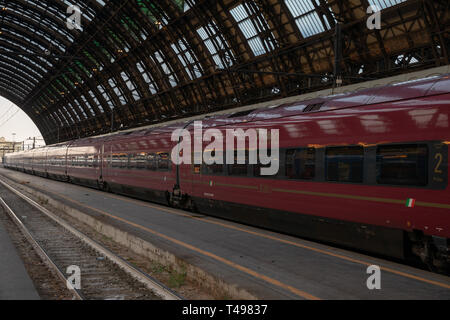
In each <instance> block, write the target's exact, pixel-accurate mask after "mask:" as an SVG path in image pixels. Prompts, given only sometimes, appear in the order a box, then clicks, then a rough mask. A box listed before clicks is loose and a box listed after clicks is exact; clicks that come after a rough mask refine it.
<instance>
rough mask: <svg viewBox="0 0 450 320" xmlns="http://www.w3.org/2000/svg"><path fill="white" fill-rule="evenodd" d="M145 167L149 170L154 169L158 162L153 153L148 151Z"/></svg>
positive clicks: (156, 167)
mask: <svg viewBox="0 0 450 320" xmlns="http://www.w3.org/2000/svg"><path fill="white" fill-rule="evenodd" d="M147 169H148V170H151V171H156V170H157V169H158V163H157V161H156V155H155V154H154V153H150V154H149V155H148V157H147Z"/></svg>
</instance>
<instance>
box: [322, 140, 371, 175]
mask: <svg viewBox="0 0 450 320" xmlns="http://www.w3.org/2000/svg"><path fill="white" fill-rule="evenodd" d="M363 166H364V148H363V147H334V148H327V153H326V170H327V172H326V174H327V180H328V181H335V182H354V183H358V182H363Z"/></svg>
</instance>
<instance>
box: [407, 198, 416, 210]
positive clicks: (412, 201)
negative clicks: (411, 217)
mask: <svg viewBox="0 0 450 320" xmlns="http://www.w3.org/2000/svg"><path fill="white" fill-rule="evenodd" d="M415 204H416V199H411V198H410V199H406V206H407V207H408V208H414V206H415Z"/></svg>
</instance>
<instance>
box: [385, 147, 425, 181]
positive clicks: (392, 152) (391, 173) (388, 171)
mask: <svg viewBox="0 0 450 320" xmlns="http://www.w3.org/2000/svg"><path fill="white" fill-rule="evenodd" d="M377 182H378V183H379V184H392V185H411V186H426V185H427V184H428V147H427V145H425V144H415V145H392V146H380V147H378V149H377Z"/></svg>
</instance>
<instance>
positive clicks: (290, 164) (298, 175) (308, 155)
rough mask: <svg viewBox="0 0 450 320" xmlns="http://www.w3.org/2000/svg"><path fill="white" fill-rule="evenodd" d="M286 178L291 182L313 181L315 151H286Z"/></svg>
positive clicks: (306, 149) (310, 149)
mask: <svg viewBox="0 0 450 320" xmlns="http://www.w3.org/2000/svg"><path fill="white" fill-rule="evenodd" d="M285 167H286V177H287V178H288V179H291V180H313V179H314V177H315V175H316V149H314V148H298V149H289V150H286V166H285Z"/></svg>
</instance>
